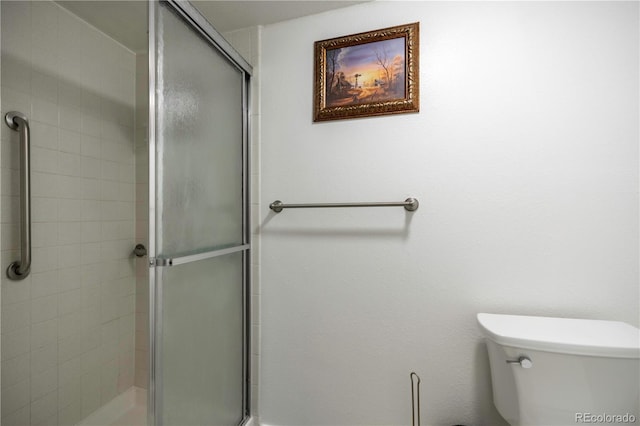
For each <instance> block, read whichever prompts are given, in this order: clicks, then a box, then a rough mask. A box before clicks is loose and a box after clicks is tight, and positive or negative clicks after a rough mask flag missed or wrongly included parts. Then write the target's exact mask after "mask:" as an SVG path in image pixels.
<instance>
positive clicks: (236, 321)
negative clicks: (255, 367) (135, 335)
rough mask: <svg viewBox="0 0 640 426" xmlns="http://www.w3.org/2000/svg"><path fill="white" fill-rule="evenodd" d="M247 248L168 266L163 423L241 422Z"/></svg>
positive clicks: (165, 276) (217, 425)
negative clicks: (243, 256)
mask: <svg viewBox="0 0 640 426" xmlns="http://www.w3.org/2000/svg"><path fill="white" fill-rule="evenodd" d="M242 271H243V262H242V253H234V254H230V255H226V256H220V257H214V258H212V259H208V260H202V261H198V262H193V263H189V264H185V265H179V266H172V267H170V268H165V269H164V270H163V272H162V273H163V279H162V281H163V300H164V302H163V314H162V318H163V337H162V352H163V357H164V359H163V363H162V371H161V374H162V377H163V391H162V417H163V424H165V425H168V426H177V425H184V426H187V425H210V426H222V425H224V426H231V425H236V424H238V423H239V422H240V420H241V419H242V417H243V412H242V392H243V390H242V374H243V368H242V367H243V358H242V351H243V346H242V345H243V322H242V318H243V294H242V285H240V283H242Z"/></svg>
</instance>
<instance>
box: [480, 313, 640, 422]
mask: <svg viewBox="0 0 640 426" xmlns="http://www.w3.org/2000/svg"><path fill="white" fill-rule="evenodd" d="M477 319H478V324H479V325H480V328H481V329H482V331H483V333H484V335H485V338H486V343H487V349H488V352H489V363H490V367H491V380H492V387H493V401H494V404H495V406H496V408H497V409H498V411H499V412H500V414H501V415H502V417H504V418H505V420H507V422H509V424H510V425H512V426H516V425H532V426H533V425H536V426H547V425H548V426H552V425H576V424H623V423H631V424H639V423H640V418H639V414H640V408H639V406H640V330H638V329H637V328H635V327H633V326H631V325H629V324H626V323H622V322H617V321H600V320H581V319H569V318H548V317H533V316H519V315H498V314H485V313H481V314H478V316H477ZM518 360H530V363H528V362H526V361H524V362H523V363H520V362H518ZM634 422H635V423H634Z"/></svg>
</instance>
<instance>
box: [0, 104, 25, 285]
mask: <svg viewBox="0 0 640 426" xmlns="http://www.w3.org/2000/svg"><path fill="white" fill-rule="evenodd" d="M4 118H5V122H6V123H7V126H9V128H10V129H12V130H15V131H17V132H19V133H20V212H21V213H22V215H21V216H20V234H21V235H20V239H21V241H20V260H19V261H16V262H12V263H11V264H10V265H9V267H8V268H7V276H8V277H9V279H12V280H15V281H19V280H23V279H25V278H26V277H27V276H28V275H29V272H30V271H31V160H30V157H31V156H30V153H29V151H30V146H29V145H30V133H29V120H27V117H26V116H25V115H24V114H22V113H20V112H17V111H11V112H8V113H7V115H5V117H4Z"/></svg>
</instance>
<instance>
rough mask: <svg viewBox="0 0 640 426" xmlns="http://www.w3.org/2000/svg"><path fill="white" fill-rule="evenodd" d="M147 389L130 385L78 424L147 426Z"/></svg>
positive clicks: (84, 425)
mask: <svg viewBox="0 0 640 426" xmlns="http://www.w3.org/2000/svg"><path fill="white" fill-rule="evenodd" d="M146 425H147V391H146V390H145V389H142V388H138V387H135V386H132V387H130V388H129V389H127V390H126V391H125V392H123V393H121V394H120V395H118V396H117V397H115V398H113V399H112V400H111V401H109V402H108V403H106V404H105V405H104V406H102V407H100V408H99V409H98V410H96V411H94V412H93V413H91V414H90V415H89V416H87V417H86V418H85V419H83V420H82V421H81V422H80V423H78V424H77V426H146Z"/></svg>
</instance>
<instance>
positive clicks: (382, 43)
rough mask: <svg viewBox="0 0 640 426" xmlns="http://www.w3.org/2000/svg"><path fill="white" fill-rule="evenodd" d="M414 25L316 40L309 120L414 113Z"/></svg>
mask: <svg viewBox="0 0 640 426" xmlns="http://www.w3.org/2000/svg"><path fill="white" fill-rule="evenodd" d="M419 32H420V24H419V23H418V22H415V23H412V24H407V25H399V26H396V27H390V28H384V29H381V30H375V31H369V32H366V33H359V34H353V35H349V36H345V37H338V38H332V39H329V40H322V41H316V42H315V44H314V47H315V49H314V50H315V86H314V108H313V121H326V120H340V119H345V118H357V117H371V116H376V115H387V114H400V113H405V112H418V111H419V110H420V95H419V69H418V67H419V62H420V61H419V59H420V58H419V54H420V52H419V50H420V49H419V43H420V42H419V39H420V34H419Z"/></svg>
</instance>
